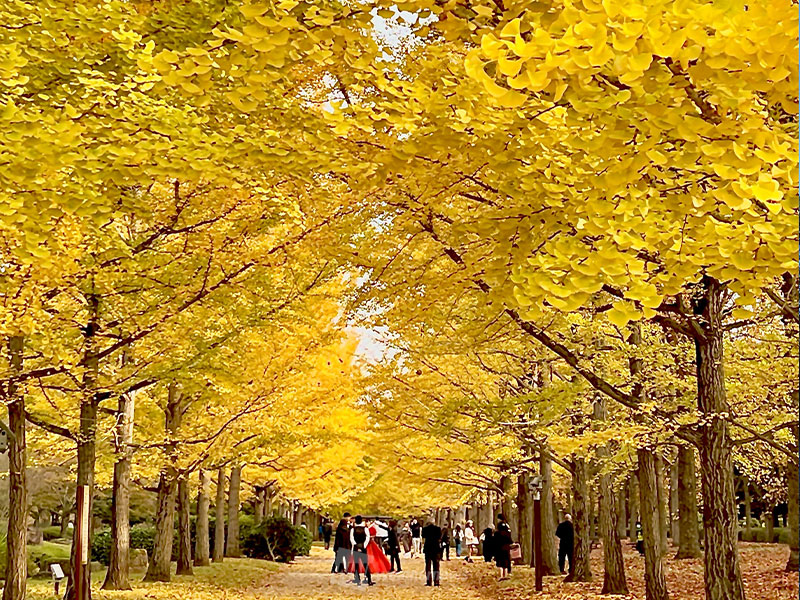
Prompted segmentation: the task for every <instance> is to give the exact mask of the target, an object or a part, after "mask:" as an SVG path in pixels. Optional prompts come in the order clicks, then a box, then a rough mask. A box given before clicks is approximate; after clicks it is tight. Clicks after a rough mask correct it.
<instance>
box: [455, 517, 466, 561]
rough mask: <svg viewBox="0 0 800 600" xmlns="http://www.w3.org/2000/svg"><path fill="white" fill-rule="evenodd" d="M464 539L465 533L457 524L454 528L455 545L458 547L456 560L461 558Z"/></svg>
mask: <svg viewBox="0 0 800 600" xmlns="http://www.w3.org/2000/svg"><path fill="white" fill-rule="evenodd" d="M463 538H464V532H463V531H462V530H461V525H460V524H456V526H455V527H454V528H453V543H454V544H455V546H456V558H458V557H460V556H461V540H462V539H463Z"/></svg>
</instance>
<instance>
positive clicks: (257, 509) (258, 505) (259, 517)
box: [253, 487, 266, 527]
mask: <svg viewBox="0 0 800 600" xmlns="http://www.w3.org/2000/svg"><path fill="white" fill-rule="evenodd" d="M255 491H256V500H255V506H254V507H253V508H254V511H253V512H254V513H255V516H254V517H253V523H254V524H255V526H256V527H258V526H259V525H261V522H262V521H263V520H264V494H265V493H266V490H265V489H264V488H263V487H256V489H255Z"/></svg>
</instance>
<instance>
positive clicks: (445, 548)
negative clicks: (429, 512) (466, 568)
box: [441, 525, 450, 560]
mask: <svg viewBox="0 0 800 600" xmlns="http://www.w3.org/2000/svg"><path fill="white" fill-rule="evenodd" d="M441 553H442V559H444V560H450V528H449V527H448V526H447V525H445V526H444V527H442V540H441Z"/></svg>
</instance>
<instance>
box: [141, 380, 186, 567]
mask: <svg viewBox="0 0 800 600" xmlns="http://www.w3.org/2000/svg"><path fill="white" fill-rule="evenodd" d="M182 415H183V413H182V410H181V394H180V392H179V391H178V389H177V386H176V384H175V383H174V382H173V383H170V385H169V391H168V396H167V405H166V408H165V410H164V416H165V419H164V420H165V423H166V433H167V439H168V440H170V441H168V443H167V445H166V450H165V454H166V463H167V464H166V466H165V467H164V468H163V469H162V471H161V476H160V477H159V481H158V506H157V508H156V536H155V540H154V543H153V556H152V557H151V559H150V563H149V564H148V565H147V573H145V575H144V581H169V580H170V578H171V575H172V574H171V572H170V566H171V561H172V537H173V534H174V533H175V495H176V490H177V485H178V469H177V468H176V464H177V460H178V449H177V442H176V441H175V434H176V433H177V431H178V428H179V427H180V424H181V417H182Z"/></svg>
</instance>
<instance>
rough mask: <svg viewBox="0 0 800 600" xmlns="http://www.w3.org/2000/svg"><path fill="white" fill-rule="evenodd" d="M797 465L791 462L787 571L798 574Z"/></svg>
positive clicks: (798, 496) (798, 501)
mask: <svg viewBox="0 0 800 600" xmlns="http://www.w3.org/2000/svg"><path fill="white" fill-rule="evenodd" d="M797 476H798V473H797V464H796V463H793V462H792V461H789V466H788V473H787V478H788V480H789V481H788V487H789V490H788V498H787V499H788V503H789V514H788V517H789V518H788V519H787V520H788V522H789V560H788V562H787V563H786V570H787V571H789V572H790V573H797V571H798V569H800V561H798V549H799V548H800V535H798V504H800V494H799V493H798V481H797Z"/></svg>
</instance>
